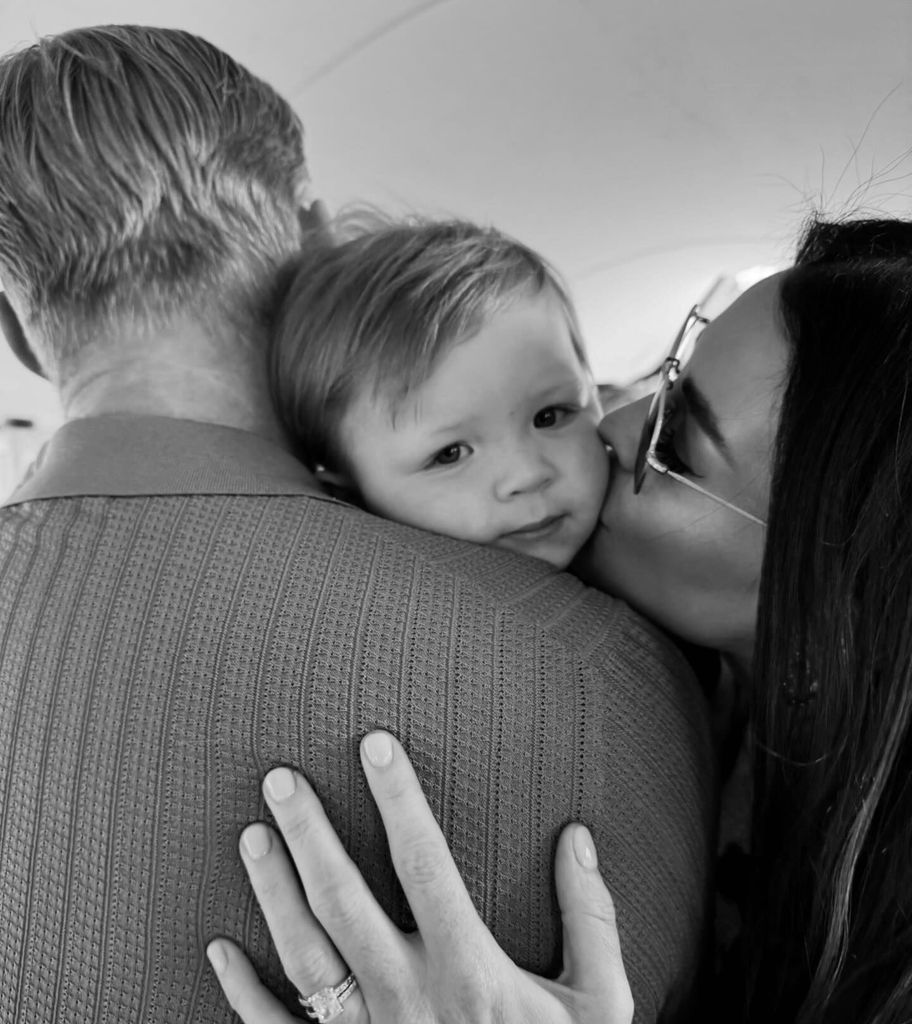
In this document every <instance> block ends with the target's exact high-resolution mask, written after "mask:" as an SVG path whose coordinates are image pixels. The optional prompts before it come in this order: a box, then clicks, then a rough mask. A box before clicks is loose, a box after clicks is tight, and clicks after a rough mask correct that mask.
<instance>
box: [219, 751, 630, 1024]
mask: <svg viewBox="0 0 912 1024" xmlns="http://www.w3.org/2000/svg"><path fill="white" fill-rule="evenodd" d="M361 761H362V764H363V765H364V770H365V772H366V773H367V780H368V784H369V786H370V789H371V792H372V793H373V795H374V799H375V800H376V802H377V806H378V808H379V809H380V814H381V816H382V818H383V823H384V826H385V828H386V833H387V837H388V839H389V844H390V851H391V854H392V859H393V864H394V865H395V868H396V873H397V874H398V876H399V880H400V882H401V883H402V888H403V890H404V891H405V894H406V897H407V898H408V902H409V906H410V907H411V910H412V914H413V915H414V918H415V922H416V924H417V926H418V930H417V931H416V932H414V933H412V934H404V933H403V932H401V931H400V930H399V929H398V928H397V927H396V926H395V925H393V923H392V922H391V921H390V920H389V918H388V917H387V916H386V914H385V913H384V912H383V910H382V909H381V908H380V906H379V905H378V904H377V902H376V900H375V899H374V897H373V896H372V895H371V892H370V890H369V889H368V888H367V885H366V883H365V881H364V879H363V878H362V877H361V874H360V872H359V871H358V869H357V868H356V867H355V865H354V863H353V862H352V861H351V859H350V858H349V857H348V855H347V854H346V852H345V850H344V849H343V847H342V844H341V843H340V841H339V839H338V837H337V836H336V834H335V832H334V831H333V828H332V826H331V825H330V823H329V821H328V820H327V818H326V815H325V814H324V812H323V808H322V807H321V805H320V802H319V800H318V799H317V797H316V794H315V793H314V792H313V790H312V789H311V788H310V786H309V785H308V784H307V782H306V780H305V779H304V778H303V776H301V775H299V774H298V773H296V772H292V771H291V770H289V769H287V768H277V769H274V770H273V771H272V772H270V773H269V775H267V776H266V780H265V783H264V787H263V789H264V793H265V795H266V799H267V802H268V803H269V806H270V808H271V810H272V812H273V814H274V815H275V819H276V822H277V823H278V825H279V828H280V829H281V831H282V835H283V836H284V837H285V842H286V844H287V846H288V850H289V851H290V853H291V856H292V859H293V861H294V867H292V864H291V863H290V862H289V860H288V857H287V855H286V854H285V852H284V850H283V849H282V845H281V843H279V842H278V841H277V837H276V836H275V834H274V833H273V832H272V831H271V830H270V829H269V828H268V827H267V826H266V825H264V824H262V823H256V824H253V825H250V826H249V827H248V828H247V829H246V830H245V831H244V833H243V835H242V837H241V854H242V857H243V860H244V865H245V867H246V869H247V873H248V875H249V876H250V881H251V883H252V884H253V888H254V892H255V893H256V896H257V899H258V900H259V903H260V906H261V907H262V910H263V914H264V915H265V918H266V921H267V923H268V925H269V928H270V931H271V933H272V937H273V940H274V941H275V944H276V947H277V949H278V951H279V956H280V957H281V960H282V964H283V966H284V968H285V972H286V974H287V975H288V977H289V979H290V980H291V982H292V983H293V984H294V985H295V986H296V987H297V988H298V990H299V991H300V992H301V993H303V994H304V995H305V996H307V995H310V994H311V993H314V992H317V991H318V990H319V989H323V988H327V987H330V986H336V985H338V984H339V983H340V982H341V981H342V980H343V979H344V978H345V977H346V976H347V975H348V973H349V971H352V972H353V973H354V975H355V977H356V978H357V981H358V987H357V988H355V990H354V992H353V993H352V994H351V995H350V997H349V998H348V999H347V1000H346V1001H345V1003H344V1007H343V1011H342V1013H341V1014H339V1015H338V1017H337V1018H336V1019H337V1020H338V1021H339V1022H340V1024H368V1022H370V1024H419V1022H421V1024H434V1022H444V1021H446V1022H447V1024H458V1022H462V1021H464V1022H466V1024H469V1022H471V1024H483V1022H488V1021H498V1022H501V1024H513V1022H515V1024H552V1022H554V1024H556V1022H560V1024H570V1022H590V1021H591V1022H592V1024H596V1022H598V1024H629V1022H630V1021H631V1019H632V1017H633V999H632V996H631V993H630V988H629V986H628V984H627V978H626V975H625V974H624V967H623V963H622V961H621V950H620V945H619V942H618V934H617V928H616V927H615V918H614V906H613V904H612V901H611V897H610V895H609V894H608V890H607V889H606V888H605V885H604V883H603V882H602V879H601V876H600V875H599V872H598V866H597V862H596V855H595V849H594V847H593V844H592V839H591V837H590V835H589V832H588V831H587V830H586V829H585V828H583V827H582V826H581V825H570V826H568V827H567V828H566V829H564V832H563V833H562V835H561V837H560V840H559V843H558V848H557V858H556V862H555V873H556V879H557V894H558V900H559V902H560V908H561V915H562V918H563V925H564V970H563V973H562V974H561V976H560V978H559V980H558V981H549V980H546V979H544V978H539V977H536V976H535V975H532V974H529V973H528V972H526V971H523V970H521V969H520V968H519V967H517V966H516V965H515V964H514V963H513V962H512V961H511V960H510V959H509V958H508V957H507V955H506V954H505V953H504V952H503V950H501V948H500V947H499V946H498V945H497V943H496V942H495V941H494V938H493V936H492V935H491V933H490V932H489V931H488V930H487V928H486V927H485V926H484V924H483V923H482V921H481V919H480V918H479V917H478V914H477V913H476V911H475V908H474V906H473V905H472V901H471V899H470V898H469V894H468V892H467V891H466V888H465V886H464V885H463V882H462V879H461V878H460V876H459V872H458V871H457V869H456V865H455V864H454V863H453V859H452V857H451V856H450V852H449V849H448V848H447V845H446V841H445V840H444V838H443V835H442V833H441V832H440V829H439V827H438V826H437V823H436V821H435V820H434V816H433V814H432V813H431V811H430V808H429V807H428V805H427V802H426V801H425V799H424V795H423V794H422V792H421V787H420V785H419V783H418V780H417V778H416V777H415V773H414V771H413V770H412V766H411V764H410V763H409V760H408V758H407V757H406V755H405V752H404V751H403V749H402V747H401V746H400V745H399V743H398V742H397V741H396V740H395V739H393V737H392V736H390V735H389V734H388V733H385V732H374V733H369V734H368V735H367V736H366V737H365V738H364V740H363V741H362V743H361ZM296 873H297V877H296ZM298 879H300V883H301V884H299V883H298ZM301 885H303V889H304V892H303V893H302V892H301ZM208 954H209V958H210V961H211V962H212V965H213V967H214V968H215V970H216V973H217V975H218V980H219V983H220V984H221V986H222V989H223V990H224V992H225V995H226V996H227V998H228V1001H229V1003H231V1006H232V1007H233V1008H234V1010H235V1012H236V1013H237V1014H238V1015H239V1016H240V1017H241V1019H242V1020H243V1021H244V1024H289V1022H291V1021H294V1020H296V1019H297V1018H295V1017H293V1016H292V1015H291V1014H289V1013H288V1011H287V1010H286V1009H285V1008H284V1006H283V1005H282V1004H281V1003H279V1001H278V1000H277V999H276V998H275V997H274V996H272V994H271V993H270V992H269V991H268V990H267V989H266V988H264V987H263V985H262V984H261V983H260V982H259V980H258V978H257V976H256V974H255V973H254V970H253V968H252V966H251V965H250V962H249V961H248V960H247V958H246V957H245V956H244V954H243V953H242V952H241V950H240V949H239V948H238V947H237V946H236V945H234V943H232V942H229V941H228V940H226V939H216V940H215V941H213V942H212V943H210V945H209V948H208ZM312 1019H316V1018H312ZM326 1019H329V1018H326Z"/></svg>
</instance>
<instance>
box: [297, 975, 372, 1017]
mask: <svg viewBox="0 0 912 1024" xmlns="http://www.w3.org/2000/svg"><path fill="white" fill-rule="evenodd" d="M357 987H358V979H357V978H356V977H355V976H354V974H349V976H348V977H347V978H343V980H342V981H340V982H339V984H338V985H331V986H329V987H328V988H321V989H320V990H319V992H314V993H313V995H310V996H298V1002H299V1003H300V1004H301V1006H303V1007H304V1012H305V1013H306V1014H307V1017H308V1019H309V1020H313V1021H316V1022H317V1024H326V1022H327V1021H330V1020H335V1019H336V1017H338V1016H339V1014H340V1013H341V1012H342V1010H343V1009H344V1007H343V1005H342V1004H343V1003H344V1002H345V1000H346V999H348V997H349V996H350V995H351V994H352V992H354V991H355V989H356V988H357Z"/></svg>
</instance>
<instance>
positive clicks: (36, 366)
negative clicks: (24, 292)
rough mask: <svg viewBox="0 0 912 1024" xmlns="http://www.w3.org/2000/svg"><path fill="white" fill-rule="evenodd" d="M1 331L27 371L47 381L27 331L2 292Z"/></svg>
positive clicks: (0, 296)
mask: <svg viewBox="0 0 912 1024" xmlns="http://www.w3.org/2000/svg"><path fill="white" fill-rule="evenodd" d="M0 331H2V332H3V337H4V338H6V343H7V345H9V347H10V348H11V349H12V351H13V355H14V356H15V357H16V358H17V359H18V360H19V362H20V363H22V365H23V366H24V367H25V368H26V370H31V371H32V373H37V374H38V376H39V377H44V378H45V380H47V374H46V373H45V372H44V370H42V368H41V363H39V362H38V358H37V357H36V355H35V353H34V352H33V351H32V349H31V347H30V346H29V343H28V340H27V339H26V337H25V331H23V330H22V323H21V321H20V320H19V317H18V316H17V315H16V311H15V310H14V309H13V307H12V305H11V304H10V300H9V299H8V298H7V297H6V292H0Z"/></svg>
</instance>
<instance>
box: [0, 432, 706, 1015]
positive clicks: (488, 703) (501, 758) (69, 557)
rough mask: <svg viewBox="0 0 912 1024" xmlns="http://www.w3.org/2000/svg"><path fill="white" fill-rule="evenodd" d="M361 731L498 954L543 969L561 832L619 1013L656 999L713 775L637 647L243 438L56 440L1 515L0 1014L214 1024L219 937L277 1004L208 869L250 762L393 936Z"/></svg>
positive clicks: (689, 920)
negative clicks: (574, 859)
mask: <svg viewBox="0 0 912 1024" xmlns="http://www.w3.org/2000/svg"><path fill="white" fill-rule="evenodd" d="M375 726H383V727H386V728H388V729H390V730H391V731H392V732H393V733H395V734H396V735H397V736H398V737H399V738H400V739H401V740H402V742H403V743H404V745H405V747H406V749H407V750H408V752H409V754H410V756H411V757H412V759H413V761H414V763H415V766H416V769H417V770H418V773H419V776H420V778H421V780H422V783H423V785H424V788H425V792H426V793H427V796H428V798H429V800H430V803H431V806H432V808H433V809H434V811H435V813H436V815H437V817H438V818H439V820H440V822H441V824H442V826H443V829H444V832H445V834H446V836H447V838H448V840H449V842H450V844H451V846H452V849H453V853H454V856H455V858H456V860H457V862H458V864H459V865H460V867H461V869H462V873H463V877H464V878H465V880H466V883H467V885H468V887H469V889H470V891H471V894H472V896H473V899H474V900H475V903H476V905H477V907H478V909H479V911H480V913H481V915H482V917H483V918H484V920H485V921H486V922H487V924H488V926H489V927H490V928H491V929H492V931H493V933H494V935H495V937H496V938H497V940H498V942H500V944H501V945H502V946H503V947H504V949H505V950H506V951H507V952H508V953H509V954H510V956H511V957H513V958H514V959H516V960H517V961H519V962H520V963H521V964H523V965H524V966H527V967H530V968H532V969H534V970H537V971H544V970H548V969H551V968H553V967H554V966H555V964H556V963H557V962H558V958H559V955H560V948H559V947H560V923H559V919H558V917H557V916H556V903H555V899H554V896H553V886H552V862H553V854H554V844H555V839H556V836H557V834H558V832H559V830H560V828H561V826H562V825H563V824H565V823H566V822H568V821H570V820H580V821H583V822H585V823H586V824H588V825H589V826H590V827H591V828H592V830H593V833H594V836H595V841H596V844H597V847H598V849H599V853H600V860H601V865H602V868H603V871H604V873H605V875H606V878H607V881H608V883H609V885H610V887H611V890H612V893H613V895H614V898H615V901H616V904H617V908H618V915H619V921H620V930H621V938H622V944H623V952H624V959H625V964H626V967H627V970H628V972H629V975H630V980H631V984H632V987H633V991H634V995H635V999H636V1003H637V1020H638V1021H652V1020H654V1019H655V1018H656V1016H657V1014H658V1012H659V1011H660V1009H661V1007H662V1005H663V1004H664V1003H665V1002H666V1000H667V999H668V998H669V996H670V995H671V996H673V997H677V996H679V995H680V994H681V993H683V992H684V991H685V990H686V989H687V986H688V984H689V981H690V979H691V978H692V976H693V972H694V970H695V967H696V961H697V957H698V954H699V952H700V950H701V942H702V928H703V923H704V911H705V908H706V892H707V871H708V865H709V860H710V851H711V831H712V829H711V817H712V811H713V801H714V795H713V779H712V756H711V749H710V742H709V736H708V729H707V725H706V716H705V711H704V708H703V704H702V699H701V696H700V693H699V691H698V690H697V688H696V686H695V683H694V680H693V678H692V677H691V675H690V673H689V671H688V669H687V668H686V666H685V664H684V663H683V661H682V660H681V658H680V656H679V654H678V653H677V651H676V650H675V649H674V648H673V647H672V646H671V645H670V644H669V642H668V641H667V640H666V639H665V638H663V637H662V636H661V635H660V634H659V633H658V632H657V631H656V630H654V629H653V628H652V627H650V626H649V625H647V624H646V623H645V622H644V621H643V620H642V619H640V618H639V617H638V616H636V615H634V614H633V613H632V612H631V611H630V610H629V609H628V608H627V607H626V606H624V605H623V604H621V603H619V602H617V601H614V600H611V599H609V598H608V597H606V596H605V595H603V594H599V593H596V592H594V591H592V590H590V589H587V588H586V587H584V586H583V585H582V584H581V583H579V581H577V580H576V579H574V578H573V577H571V576H569V575H566V574H561V573H556V572H555V571H554V570H553V569H551V568H550V567H549V566H547V565H546V564H545V563H542V562H538V561H534V560H531V559H524V558H521V557H518V556H514V555H511V554H509V553H505V552H500V551H495V550H491V549H486V548H481V547H477V546H474V545H469V544H465V543H461V542H458V541H454V540H450V539H447V538H443V537H439V536H435V535H432V534H428V533H424V532H421V531H418V530H413V529H409V528H406V527H402V526H399V525H396V524H392V523H388V522H385V521H382V520H380V519H377V518H375V517H373V516H370V515H367V514H366V513H364V512H362V511H360V510H358V509H356V508H353V507H351V506H348V505H345V504H343V503H340V502H336V501H332V500H328V499H326V498H325V497H324V496H322V495H320V494H319V492H318V491H317V490H316V488H315V487H314V485H313V483H312V481H311V480H310V479H309V478H308V477H307V474H306V472H305V471H304V470H303V469H302V468H301V467H300V466H299V465H298V464H297V463H296V462H295V461H294V460H293V459H292V458H291V457H290V456H289V455H287V454H286V453H285V452H283V451H282V450H281V449H279V448H278V447H275V446H273V445H270V444H269V443H268V442H267V441H265V440H263V439H260V438H256V437H254V436H253V435H249V434H243V433H241V432H239V431H232V430H227V429H224V428H219V427H213V426H208V425H203V424H196V423H191V422H189V421H176V420H155V419H141V418H132V417H123V418H117V417H105V418H101V419H99V420H94V421H89V420H86V421H76V422H75V423H72V424H70V425H68V426H67V427H65V428H64V429H63V430H62V431H61V432H60V433H59V434H58V435H57V436H56V437H55V438H54V439H53V440H52V442H51V445H50V447H49V449H48V450H47V451H46V453H45V455H44V457H43V459H42V461H41V463H40V464H39V466H38V468H37V470H36V472H35V473H34V474H33V476H32V477H31V479H30V480H29V481H28V482H27V483H26V485H25V486H24V487H23V488H22V489H21V490H20V492H18V493H17V495H15V496H14V498H13V499H12V501H11V503H10V504H9V505H8V506H7V507H5V508H4V509H2V510H0V865H2V866H0V1022H2V1024H13V1022H16V1024H50V1022H56V1021H61V1022H62V1021H66V1022H79V1024H131V1022H137V1024H138V1022H161V1024H165V1022H168V1024H178V1022H185V1021H186V1022H207V1024H212V1022H223V1021H224V1022H227V1021H229V1020H231V1019H232V1015H231V1013H230V1010H229V1009H228V1006H227V1003H226V1002H225V1001H224V1000H223V998H222V996H221V994H220V992H219V990H218V986H217V984H216V982H215V979H214V977H213V975H212V974H211V971H210V969H209V967H208V965H207V963H206V960H205V956H204V953H203V950H204V946H205V944H206V942H207V941H208V940H209V939H211V938H212V937H214V936H216V935H220V934H221V935H228V936H231V937H233V938H235V939H236V940H238V941H239V942H241V943H242V944H243V945H244V946H245V947H246V949H247V950H248V951H249V952H250V954H251V956H252V958H253V960H254V962H255V963H256V965H257V966H258V969H259V970H260V971H261V975H262V976H263V977H264V979H265V980H266V981H267V982H268V983H270V984H271V985H272V986H273V987H274V988H283V986H284V988H283V991H284V994H285V995H286V997H288V998H290V997H291V995H292V993H290V991H289V989H288V986H287V983H286V982H285V981H284V976H283V974H282V971H281V967H280V965H279V963H278V959H277V957H276V956H275V953H274V952H273V951H272V949H271V946H270V942H269V937H268V933H267V930H266V927H265V925H264V923H263V921H262V918H261V917H260V914H259V911H258V909H257V907H256V904H255V901H254V899H253V896H252V893H251V890H250V888H249V885H248V883H247V881H246V878H245V876H244V872H243V869H242V867H241V863H240V859H239V856H238V853H237V839H238V834H239V832H240V830H241V828H242V827H243V826H244V824H246V823H247V822H249V821H250V820H252V819H254V818H256V817H258V816H263V814H264V808H263V803H262V800H261V797H260V789H259V785H260V780H261V779H262V776H263V775H264V773H265V772H266V771H267V770H268V769H269V768H270V767H272V766H274V765H277V764H292V765H297V766H299V767H300V768H302V769H303V770H304V771H305V773H306V774H307V775H308V777H309V778H310V779H311V780H312V782H313V784H314V785H315V787H316V789H317V791H318V792H319V794H320V795H321V797H322V799H323V801H324V803H325V806H326V809H327V811H328V813H329V815H330V817H331V819H332V820H333V822H334V824H335V825H336V827H337V828H338V830H339V832H340V834H341V836H342V838H343V841H344V842H345V844H346V845H347V847H348V849H349V850H350V852H351V853H352V855H353V857H354V859H355V860H356V861H357V863H358V864H359V865H360V866H361V868H362V870H363V872H364V873H365V875H366V876H367V878H368V880H369V882H370V884H371V885H372V887H373V888H374V889H375V891H376V892H377V894H378V896H379V898H380V900H381V902H382V903H383V905H384V906H385V907H386V908H387V909H388V911H389V913H390V914H391V915H392V916H393V917H394V918H395V919H396V921H397V922H398V923H400V924H401V925H403V926H406V927H407V926H408V925H409V923H410V918H409V914H408V909H407V906H406V905H405V902H404V899H403V897H402V893H401V890H400V889H399V887H398V884H397V882H396V880H395V876H394V873H393V871H392V868H391V865H390V862H389V859H388V856H387V853H386V844H385V841H384V838H383V832H382V827H381V825H380V822H379V817H378V815H377V813H376V811H375V808H374V805H373V803H372V801H371V799H370V795H369V793H368V791H367V789H366V786H365V783H364V781H363V777H362V774H361V772H360V769H359V764H358V758H357V744H358V740H359V738H360V737H361V736H362V735H363V734H364V732H365V731H367V730H368V729H370V728H372V727H375ZM333 980H334V979H327V983H331V982H332V981H333Z"/></svg>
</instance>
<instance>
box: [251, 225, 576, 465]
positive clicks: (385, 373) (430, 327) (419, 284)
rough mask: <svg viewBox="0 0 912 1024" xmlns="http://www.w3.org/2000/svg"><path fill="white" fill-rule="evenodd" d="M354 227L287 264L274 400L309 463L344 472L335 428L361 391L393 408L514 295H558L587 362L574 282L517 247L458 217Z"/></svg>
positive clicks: (273, 372)
mask: <svg viewBox="0 0 912 1024" xmlns="http://www.w3.org/2000/svg"><path fill="white" fill-rule="evenodd" d="M348 234H349V237H348V238H347V239H346V240H345V241H342V242H339V243H337V244H332V243H330V242H328V241H327V242H324V243H321V242H320V241H319V240H318V241H315V242H313V243H312V244H310V245H309V246H308V248H307V249H306V251H305V252H303V253H302V254H301V256H300V258H299V259H297V260H296V261H295V263H294V266H292V267H291V268H289V271H288V278H287V280H286V282H285V288H284V291H283V295H282V298H281V299H280V302H279V307H278V311H277V314H276V322H275V332H274V338H273V349H272V360H271V378H272V388H273V397H274V399H275V403H276V406H277V408H278V410H279V413H280V415H281V417H282V420H283V422H284V424H285V427H286V429H287V430H288V432H289V434H290V435H291V439H292V441H293V443H294V444H295V446H296V452H297V454H298V456H299V457H300V458H302V459H303V460H304V462H305V463H307V464H308V465H309V466H310V467H311V468H316V467H317V466H325V467H327V468H331V469H344V468H346V467H345V459H344V453H343V452H341V451H340V449H339V445H338V437H339V427H340V424H341V421H342V418H343V416H344V415H345V412H346V410H347V409H348V407H349V404H350V403H351V401H352V400H353V399H354V398H355V396H356V395H357V394H358V393H359V392H360V390H361V389H362V388H363V387H365V386H367V387H369V388H370V389H371V390H372V393H373V395H374V397H376V396H377V395H379V394H384V395H385V396H387V397H388V398H389V400H390V403H391V407H392V411H395V407H396V405H397V404H398V403H399V402H401V401H402V399H403V398H404V397H405V396H406V394H407V393H408V392H409V390H410V389H411V388H413V387H415V386H416V385H418V384H420V383H422V382H423V381H424V380H426V379H427V377H428V375H429V374H430V372H431V369H432V367H433V365H434V362H435V361H436V360H437V359H438V358H439V357H440V356H441V355H442V354H443V353H445V352H446V351H448V350H449V349H450V348H451V347H452V346H453V345H454V344H456V343H457V342H459V341H463V340H466V339H467V338H469V337H471V336H473V335H474V334H476V333H477V332H478V331H479V330H480V329H481V327H482V324H483V323H484V321H485V319H486V318H488V317H490V316H491V315H492V314H493V313H495V312H497V310H499V309H501V308H503V307H505V306H507V305H508V304H509V303H510V302H512V301H513V300H515V299H516V298H517V297H518V296H522V295H527V296H531V295H538V294H540V293H542V292H544V291H546V290H547V291H549V292H551V293H552V294H553V295H554V297H555V298H556V300H557V301H558V303H559V304H560V306H561V308H562V310H563V312H564V315H565V316H566V318H567V325H568V327H569V330H570V335H571V338H572V341H573V346H574V348H575V349H576V352H577V355H578V356H579V359H580V362H581V363H582V364H583V366H584V367H586V368H587V369H588V362H587V359H586V354H585V350H584V348H583V343H582V339H581V337H580V332H579V327H578V325H577V320H576V314H575V313H574V311H573V307H572V305H571V303H570V299H569V296H568V294H567V291H566V288H565V287H564V285H563V283H562V282H561V280H560V278H559V276H558V275H557V273H556V272H555V271H554V269H553V268H552V267H551V266H550V264H549V263H548V262H547V261H546V260H544V259H543V258H542V257H541V256H539V255H538V253H536V252H534V251H533V250H532V249H530V248H528V247H527V246H525V245H523V244H522V243H521V242H517V241H516V240H515V239H513V238H510V237H509V236H508V235H505V234H503V233H502V232H500V231H497V230H495V229H494V228H483V227H479V226H477V225H475V224H471V223H469V222H466V221H461V220H451V221H424V220H410V221H407V222H397V223H385V224H382V225H380V226H378V225H377V222H376V218H374V219H373V222H372V224H371V226H370V227H368V228H366V229H365V228H364V227H362V228H360V229H355V231H354V232H353V231H352V229H351V227H350V226H349V228H348ZM352 235H353V237H351V236H352Z"/></svg>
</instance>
